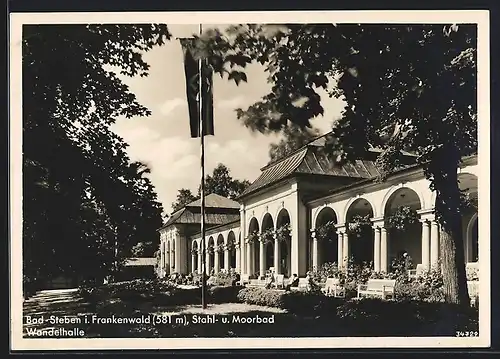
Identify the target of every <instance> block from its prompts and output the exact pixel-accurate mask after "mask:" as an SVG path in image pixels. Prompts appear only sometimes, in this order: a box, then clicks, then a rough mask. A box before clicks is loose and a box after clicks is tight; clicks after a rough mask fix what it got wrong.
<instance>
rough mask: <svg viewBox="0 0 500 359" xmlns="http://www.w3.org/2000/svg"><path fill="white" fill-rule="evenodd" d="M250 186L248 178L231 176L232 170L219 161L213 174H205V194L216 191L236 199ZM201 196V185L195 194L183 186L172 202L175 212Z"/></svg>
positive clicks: (220, 194)
mask: <svg viewBox="0 0 500 359" xmlns="http://www.w3.org/2000/svg"><path fill="white" fill-rule="evenodd" d="M248 186H250V182H249V181H248V180H237V179H234V178H233V177H232V176H231V171H230V170H229V168H227V166H225V165H224V164H222V163H219V164H218V165H217V166H216V167H215V168H214V170H213V171H212V174H209V175H206V176H205V196H207V195H209V194H211V193H215V194H218V195H219V196H223V197H226V198H231V199H236V197H238V196H239V195H240V194H241V193H242V192H243V191H244V190H245V189H246V188H247V187H248ZM200 197H201V186H199V187H198V193H197V195H196V196H195V195H194V194H193V193H192V192H191V190H190V189H186V188H181V189H180V190H179V192H178V193H177V198H176V201H175V202H174V203H172V210H173V211H174V212H175V211H177V210H179V209H181V208H183V207H184V206H186V205H187V204H189V203H191V202H194V201H196V200H197V199H199V198H200Z"/></svg>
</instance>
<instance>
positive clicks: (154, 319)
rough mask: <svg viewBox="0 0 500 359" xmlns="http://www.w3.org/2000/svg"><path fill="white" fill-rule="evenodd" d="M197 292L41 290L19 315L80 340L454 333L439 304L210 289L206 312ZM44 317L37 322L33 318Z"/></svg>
mask: <svg viewBox="0 0 500 359" xmlns="http://www.w3.org/2000/svg"><path fill="white" fill-rule="evenodd" d="M200 294H201V291H200V289H199V288H187V287H186V288H178V287H174V286H172V285H170V284H165V283H156V282H137V281H136V282H131V283H121V284H116V285H109V286H102V287H100V288H97V289H94V288H92V289H90V288H88V289H84V290H72V291H45V292H41V293H38V294H37V295H36V296H34V297H32V298H31V299H29V300H27V301H25V303H24V315H25V318H27V317H31V318H32V320H31V322H29V323H28V322H27V321H26V320H25V332H26V331H27V330H28V329H29V330H31V331H32V333H33V329H47V328H51V327H52V328H66V329H67V330H70V329H71V330H74V329H75V328H77V329H79V330H81V331H79V332H78V334H77V335H76V337H79V336H80V334H82V333H83V335H82V336H83V337H86V338H98V337H101V338H127V337H137V338H148V337H153V338H154V337H158V338H162V337H166V338H168V337H187V338H191V337H344V336H453V335H454V334H455V329H456V328H455V327H456V326H457V325H458V324H457V323H458V322H457V315H456V313H455V312H453V310H450V309H449V307H448V306H444V304H442V303H441V304H439V303H413V302H411V303H410V302H407V303H399V302H384V301H380V300H362V301H357V300H343V299H338V298H331V297H325V296H319V295H316V296H315V295H307V294H301V293H293V294H285V293H283V292H278V291H271V290H263V289H244V290H241V288H239V287H215V288H212V289H211V290H210V292H209V293H208V297H207V300H208V302H209V304H208V307H207V308H206V309H205V310H204V309H203V308H202V307H201V304H200V303H201V298H200ZM266 303H267V304H268V305H262V304H266ZM476 315H477V311H476V312H474V313H472V314H471V313H468V314H467V317H466V318H465V320H464V318H463V316H462V319H460V320H461V324H460V326H461V328H463V329H462V330H467V329H468V330H477V317H476ZM42 316H43V318H44V322H43V323H37V322H35V321H34V320H33V319H36V318H41V317H42ZM51 316H53V317H54V318H55V319H59V320H60V321H62V319H61V318H67V319H70V318H78V319H77V320H79V323H51V322H50V321H49V320H48V319H50V318H51ZM67 321H70V320H67ZM381 323H384V325H381ZM464 323H465V324H464ZM464 325H465V327H464Z"/></svg>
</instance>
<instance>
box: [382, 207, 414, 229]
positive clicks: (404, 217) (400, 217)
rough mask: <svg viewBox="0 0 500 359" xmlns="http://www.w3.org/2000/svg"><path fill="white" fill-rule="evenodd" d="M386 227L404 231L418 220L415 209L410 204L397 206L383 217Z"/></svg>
mask: <svg viewBox="0 0 500 359" xmlns="http://www.w3.org/2000/svg"><path fill="white" fill-rule="evenodd" d="M385 220H386V226H387V228H394V229H396V230H398V231H404V230H405V229H407V228H408V226H411V225H413V224H415V223H418V221H419V215H418V213H417V211H416V210H415V209H413V208H411V207H410V206H399V207H398V208H396V210H394V211H393V212H392V213H390V214H389V215H388V216H386V218H385Z"/></svg>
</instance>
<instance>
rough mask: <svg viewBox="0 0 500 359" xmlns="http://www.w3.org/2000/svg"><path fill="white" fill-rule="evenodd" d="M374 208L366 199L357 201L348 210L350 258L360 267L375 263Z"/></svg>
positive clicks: (348, 254)
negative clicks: (372, 219)
mask: <svg viewBox="0 0 500 359" xmlns="http://www.w3.org/2000/svg"><path fill="white" fill-rule="evenodd" d="M371 218H373V207H372V205H371V204H370V202H368V201H367V200H366V199H364V198H359V199H356V200H355V201H354V202H353V203H352V204H351V205H350V206H349V209H348V210H347V216H346V224H347V235H348V237H349V244H348V253H347V256H348V258H349V259H350V260H351V261H352V262H353V263H354V264H358V265H362V264H364V265H368V264H369V263H370V262H373V229H372V226H371V222H370V219H371Z"/></svg>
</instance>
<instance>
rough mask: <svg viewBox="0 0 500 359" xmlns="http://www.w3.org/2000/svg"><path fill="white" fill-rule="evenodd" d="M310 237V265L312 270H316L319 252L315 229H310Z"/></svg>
mask: <svg viewBox="0 0 500 359" xmlns="http://www.w3.org/2000/svg"><path fill="white" fill-rule="evenodd" d="M311 238H312V266H313V270H317V269H318V266H319V253H318V238H316V231H315V230H314V229H311Z"/></svg>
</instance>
